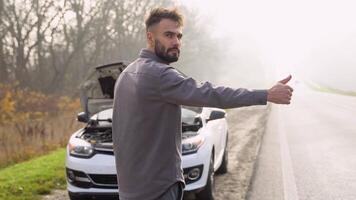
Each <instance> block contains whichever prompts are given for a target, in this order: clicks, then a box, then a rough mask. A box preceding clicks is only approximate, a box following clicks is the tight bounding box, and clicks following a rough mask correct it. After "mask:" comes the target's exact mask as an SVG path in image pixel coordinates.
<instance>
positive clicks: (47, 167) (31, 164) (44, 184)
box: [0, 148, 66, 200]
mask: <svg viewBox="0 0 356 200" xmlns="http://www.w3.org/2000/svg"><path fill="white" fill-rule="evenodd" d="M64 162H65V149H64V148H61V149H59V150H56V151H53V152H51V153H49V154H48V155H45V156H41V157H38V158H35V159H32V160H29V161H26V162H23V163H18V164H15V165H12V166H9V167H6V168H4V169H0V199H1V200H37V199H40V198H41V196H40V195H44V194H49V193H50V192H51V190H52V189H65V187H66V180H65V167H64V166H65V164H64Z"/></svg>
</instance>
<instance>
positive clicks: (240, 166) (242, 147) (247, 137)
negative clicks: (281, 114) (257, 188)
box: [215, 106, 269, 200]
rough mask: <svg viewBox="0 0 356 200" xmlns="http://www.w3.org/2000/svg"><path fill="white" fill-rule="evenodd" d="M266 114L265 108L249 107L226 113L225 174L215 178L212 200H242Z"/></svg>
mask: <svg viewBox="0 0 356 200" xmlns="http://www.w3.org/2000/svg"><path fill="white" fill-rule="evenodd" d="M268 111H269V109H268V108H266V107H265V106H253V107H247V108H239V109H234V110H230V111H229V112H228V124H229V130H230V132H229V134H230V135H229V164H228V170H229V171H228V173H227V174H224V175H217V176H216V179H215V180H216V195H217V196H216V200H243V199H245V197H246V194H247V191H248V187H249V185H250V182H251V177H252V174H253V168H254V163H255V161H256V159H257V153H258V150H259V145H260V144H261V141H262V136H263V133H264V131H265V126H266V122H267V118H268Z"/></svg>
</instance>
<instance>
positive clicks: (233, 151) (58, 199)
mask: <svg viewBox="0 0 356 200" xmlns="http://www.w3.org/2000/svg"><path fill="white" fill-rule="evenodd" d="M267 118H268V108H266V107H265V106H252V107H246V108H239V109H232V110H229V111H228V124H229V164H228V170H229V172H228V173H227V174H224V175H217V176H216V179H215V180H216V200H243V199H245V197H246V194H247V191H248V187H249V184H250V181H251V177H252V174H253V167H254V163H255V161H256V158H257V151H258V149H259V145H260V143H261V140H262V136H263V133H264V131H265V125H266V122H267ZM42 199H43V200H68V199H69V197H68V195H67V191H62V190H56V191H53V192H52V194H51V195H47V196H44V197H43V198H42Z"/></svg>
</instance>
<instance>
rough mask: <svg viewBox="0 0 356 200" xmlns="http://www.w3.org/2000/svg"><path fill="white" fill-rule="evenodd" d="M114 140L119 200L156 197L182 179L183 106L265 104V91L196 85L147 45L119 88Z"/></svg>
mask: <svg viewBox="0 0 356 200" xmlns="http://www.w3.org/2000/svg"><path fill="white" fill-rule="evenodd" d="M114 96H115V97H114V111H113V141H114V152H115V158H116V165H117V173H118V185H119V194H120V199H123V200H125V199H130V200H151V199H155V198H157V197H158V196H160V195H161V194H162V193H164V192H165V190H167V189H168V188H169V187H170V186H171V185H172V184H174V183H175V182H177V181H180V182H183V183H184V178H183V170H182V167H181V107H180V105H188V106H207V107H219V108H234V107H241V106H250V105H265V104H266V103H267V91H266V90H254V91H252V90H247V89H233V88H229V87H222V86H220V87H216V86H213V85H212V84H211V83H209V82H204V83H197V82H196V81H195V80H194V79H192V78H188V77H185V76H184V75H182V74H181V73H179V72H178V71H177V70H175V69H174V68H173V67H171V66H169V65H167V64H164V62H163V61H162V60H160V58H158V57H157V56H156V55H155V54H154V53H153V52H151V51H149V50H147V49H143V50H141V53H140V57H139V58H138V59H137V60H135V61H134V62H133V63H131V64H130V65H129V66H128V67H127V68H126V69H125V70H124V72H123V73H122V74H121V75H120V77H119V79H118V80H117V82H116V86H115V95H114Z"/></svg>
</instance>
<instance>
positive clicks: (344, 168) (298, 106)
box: [247, 84, 356, 200]
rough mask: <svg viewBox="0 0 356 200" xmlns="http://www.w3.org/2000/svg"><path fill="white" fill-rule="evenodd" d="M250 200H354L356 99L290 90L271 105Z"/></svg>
mask: <svg viewBox="0 0 356 200" xmlns="http://www.w3.org/2000/svg"><path fill="white" fill-rule="evenodd" d="M247 199H249V200H269V199H271V200H272V199H273V200H279V199H285V200H309V199H310V200H319V199H320V200H336V199H337V200H339V199H340V200H341V199H342V200H355V199H356V97H349V96H342V95H335V94H328V93H321V92H315V91H311V90H310V89H308V88H307V87H306V86H304V85H302V84H299V85H297V86H295V92H294V94H293V100H292V104H291V105H289V106H273V107H272V110H271V113H270V117H269V120H268V123H267V127H266V133H265V135H264V138H263V141H262V146H261V149H260V154H259V157H258V161H257V163H256V165H255V172H254V176H253V179H252V183H251V186H250V191H249V193H248V197H247Z"/></svg>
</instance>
